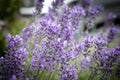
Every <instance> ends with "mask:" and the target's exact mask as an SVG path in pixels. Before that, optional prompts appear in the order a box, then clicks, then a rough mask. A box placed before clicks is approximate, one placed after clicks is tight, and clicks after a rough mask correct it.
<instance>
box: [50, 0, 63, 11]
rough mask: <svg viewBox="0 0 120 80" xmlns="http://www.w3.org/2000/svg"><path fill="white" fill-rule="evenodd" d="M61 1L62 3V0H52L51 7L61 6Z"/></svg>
mask: <svg viewBox="0 0 120 80" xmlns="http://www.w3.org/2000/svg"><path fill="white" fill-rule="evenodd" d="M63 3H64V0H53V2H52V6H53V9H56V8H58V7H59V6H62V5H63Z"/></svg>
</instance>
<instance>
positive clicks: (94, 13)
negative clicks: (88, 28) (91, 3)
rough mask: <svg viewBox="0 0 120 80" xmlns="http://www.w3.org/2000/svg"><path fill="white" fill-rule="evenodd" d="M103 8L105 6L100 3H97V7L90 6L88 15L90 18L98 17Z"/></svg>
mask: <svg viewBox="0 0 120 80" xmlns="http://www.w3.org/2000/svg"><path fill="white" fill-rule="evenodd" d="M102 10H103V7H102V6H100V5H97V6H95V7H93V8H92V7H89V8H88V16H89V17H90V19H96V17H97V16H99V14H100V12H101V11H102Z"/></svg>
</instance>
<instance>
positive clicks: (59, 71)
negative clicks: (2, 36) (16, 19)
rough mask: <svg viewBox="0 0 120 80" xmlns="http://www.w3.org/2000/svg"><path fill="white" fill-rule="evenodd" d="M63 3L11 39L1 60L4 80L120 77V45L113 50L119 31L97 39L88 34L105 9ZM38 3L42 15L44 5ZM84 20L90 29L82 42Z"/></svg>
mask: <svg viewBox="0 0 120 80" xmlns="http://www.w3.org/2000/svg"><path fill="white" fill-rule="evenodd" d="M37 1H38V0H37ZM63 2H64V1H63V0H59V1H58V0H56V1H54V2H53V3H52V5H53V9H52V8H50V9H49V12H48V13H46V14H45V16H43V17H42V18H40V21H39V23H37V22H33V23H32V24H31V25H30V26H28V27H26V28H24V29H23V32H22V36H18V35H16V36H15V37H12V36H11V35H10V34H9V35H8V36H7V39H8V41H9V44H8V51H7V54H6V55H5V56H4V57H1V58H0V79H1V80H79V76H80V74H79V73H83V72H85V71H90V72H91V75H90V77H89V79H90V80H94V79H95V77H96V76H97V77H98V79H99V80H109V78H110V76H112V75H114V74H116V73H117V74H118V76H120V74H119V71H118V70H117V69H118V68H116V67H118V66H119V63H120V60H119V57H120V46H116V47H114V48H109V44H110V43H111V42H112V41H113V40H114V39H115V36H116V34H117V33H118V32H119V30H118V28H117V27H112V28H110V29H109V30H108V32H107V34H104V33H103V34H100V35H97V37H96V36H94V35H92V34H90V33H89V31H88V30H89V29H91V28H92V27H94V24H93V22H94V21H95V20H96V18H97V16H98V15H99V14H100V12H101V11H102V10H103V8H102V7H101V6H95V7H91V6H90V5H91V4H92V0H88V1H87V0H83V5H76V6H74V7H72V8H70V7H68V6H67V5H65V4H63ZM36 3H37V5H36V6H37V7H38V8H37V12H40V11H41V5H43V4H42V2H41V1H38V2H36ZM38 4H39V5H40V6H39V5H38ZM60 6H61V8H62V9H63V10H62V11H61V12H59V11H60V10H59V7H60ZM54 7H55V8H54ZM39 15H40V14H39ZM112 18H114V17H111V18H110V17H109V18H108V19H112ZM84 20H85V26H87V30H86V31H85V32H83V35H80V36H83V38H82V39H81V37H78V36H77V35H78V34H79V33H78V32H79V28H80V27H81V24H82V23H84ZM91 24H92V25H91ZM107 26H109V25H107ZM112 26H115V25H113V24H112ZM106 31H107V30H106ZM117 74H116V75H117Z"/></svg>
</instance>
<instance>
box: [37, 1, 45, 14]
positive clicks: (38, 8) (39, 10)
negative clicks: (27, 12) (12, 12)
mask: <svg viewBox="0 0 120 80" xmlns="http://www.w3.org/2000/svg"><path fill="white" fill-rule="evenodd" d="M43 2H44V0H36V1H35V3H36V10H37V11H38V12H39V13H40V12H41V9H42V8H43Z"/></svg>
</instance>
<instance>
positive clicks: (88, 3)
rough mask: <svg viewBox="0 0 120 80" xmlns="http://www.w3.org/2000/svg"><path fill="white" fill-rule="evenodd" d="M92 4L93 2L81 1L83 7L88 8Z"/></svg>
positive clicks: (91, 0)
mask: <svg viewBox="0 0 120 80" xmlns="http://www.w3.org/2000/svg"><path fill="white" fill-rule="evenodd" d="M92 3H93V0H82V4H83V6H90V5H91V4H92Z"/></svg>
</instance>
